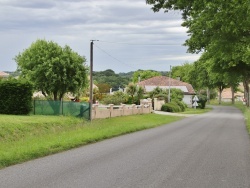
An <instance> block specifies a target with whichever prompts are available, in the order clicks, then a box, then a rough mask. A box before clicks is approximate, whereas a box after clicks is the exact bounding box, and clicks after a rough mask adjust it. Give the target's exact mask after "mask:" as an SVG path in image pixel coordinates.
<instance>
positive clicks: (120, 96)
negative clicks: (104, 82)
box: [101, 91, 128, 105]
mask: <svg viewBox="0 0 250 188" xmlns="http://www.w3.org/2000/svg"><path fill="white" fill-rule="evenodd" d="M127 97H128V96H127V95H126V94H124V93H123V92H120V91H117V92H114V94H113V95H106V96H105V97H104V98H103V99H102V100H101V103H103V104H114V105H119V104H121V103H126V102H127Z"/></svg>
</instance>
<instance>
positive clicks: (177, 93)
mask: <svg viewBox="0 0 250 188" xmlns="http://www.w3.org/2000/svg"><path fill="white" fill-rule="evenodd" d="M170 92H171V101H182V99H183V97H184V94H183V91H181V90H180V89H176V88H172V89H170Z"/></svg>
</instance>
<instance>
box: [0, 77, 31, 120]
mask: <svg viewBox="0 0 250 188" xmlns="http://www.w3.org/2000/svg"><path fill="white" fill-rule="evenodd" d="M32 91H33V87H32V84H31V83H29V82H27V81H24V80H17V79H8V80H1V81H0V114H15V115H24V114H29V113H30V111H31V109H32V93H33V92H32Z"/></svg>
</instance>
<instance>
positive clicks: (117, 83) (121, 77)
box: [93, 69, 131, 91]
mask: <svg viewBox="0 0 250 188" xmlns="http://www.w3.org/2000/svg"><path fill="white" fill-rule="evenodd" d="M129 74H131V73H129ZM93 79H94V81H95V82H96V83H97V84H107V85H109V86H110V88H112V89H113V91H117V90H119V87H120V88H125V86H126V85H128V83H129V82H130V81H131V76H130V77H127V76H126V74H125V73H124V74H116V73H115V72H114V71H113V70H111V69H107V70H105V71H100V72H96V71H94V72H93ZM110 88H109V89H110ZM108 91H109V90H108Z"/></svg>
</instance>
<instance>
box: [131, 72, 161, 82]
mask: <svg viewBox="0 0 250 188" xmlns="http://www.w3.org/2000/svg"><path fill="white" fill-rule="evenodd" d="M155 76H161V73H160V72H158V71H154V70H137V71H135V72H134V74H133V78H132V80H133V82H134V83H136V82H138V81H143V80H146V79H149V78H152V77H155Z"/></svg>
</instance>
